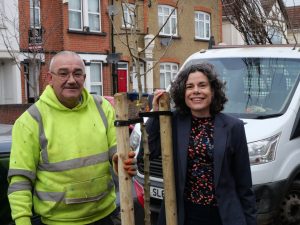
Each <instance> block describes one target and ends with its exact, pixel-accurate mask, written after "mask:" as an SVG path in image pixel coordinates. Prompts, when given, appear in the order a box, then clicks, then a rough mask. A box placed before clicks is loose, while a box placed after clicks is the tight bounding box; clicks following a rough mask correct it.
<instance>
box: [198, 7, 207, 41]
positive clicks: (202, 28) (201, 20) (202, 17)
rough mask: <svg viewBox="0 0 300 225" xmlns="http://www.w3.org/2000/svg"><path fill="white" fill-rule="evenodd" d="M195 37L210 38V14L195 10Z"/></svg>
mask: <svg viewBox="0 0 300 225" xmlns="http://www.w3.org/2000/svg"><path fill="white" fill-rule="evenodd" d="M195 38H196V39H204V40H209V39H210V14H209V13H206V12H200V11H197V12H195Z"/></svg>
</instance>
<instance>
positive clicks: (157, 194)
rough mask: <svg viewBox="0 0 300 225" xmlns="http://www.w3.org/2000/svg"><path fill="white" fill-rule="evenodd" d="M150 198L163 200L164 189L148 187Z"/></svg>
mask: <svg viewBox="0 0 300 225" xmlns="http://www.w3.org/2000/svg"><path fill="white" fill-rule="evenodd" d="M150 197H152V198H158V199H163V198H164V189H162V188H158V187H152V186H150Z"/></svg>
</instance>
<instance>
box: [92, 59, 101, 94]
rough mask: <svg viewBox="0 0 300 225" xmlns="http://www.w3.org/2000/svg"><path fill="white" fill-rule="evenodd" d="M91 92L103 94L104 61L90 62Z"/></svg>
mask: <svg viewBox="0 0 300 225" xmlns="http://www.w3.org/2000/svg"><path fill="white" fill-rule="evenodd" d="M89 84H90V92H91V93H95V94H97V95H103V82H102V63H101V62H91V64H90V80H89Z"/></svg>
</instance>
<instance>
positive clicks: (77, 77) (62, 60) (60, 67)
mask: <svg viewBox="0 0 300 225" xmlns="http://www.w3.org/2000/svg"><path fill="white" fill-rule="evenodd" d="M48 77H49V84H50V85H51V86H52V88H53V89H54V92H55V94H56V97H57V98H58V100H59V101H60V102H61V103H62V104H63V105H64V106H66V107H68V108H74V107H75V106H76V105H78V103H79V100H80V96H81V92H82V89H83V84H84V81H85V68H84V64H83V61H82V60H81V59H80V58H79V57H78V56H76V55H68V54H65V55H59V56H56V58H55V60H54V61H53V63H52V66H51V68H50V71H49V72H48Z"/></svg>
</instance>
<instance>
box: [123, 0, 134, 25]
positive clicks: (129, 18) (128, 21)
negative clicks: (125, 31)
mask: <svg viewBox="0 0 300 225" xmlns="http://www.w3.org/2000/svg"><path fill="white" fill-rule="evenodd" d="M122 7H123V16H124V18H123V19H122V26H123V27H129V28H130V27H132V26H134V23H135V5H134V4H130V3H123V4H122Z"/></svg>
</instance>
